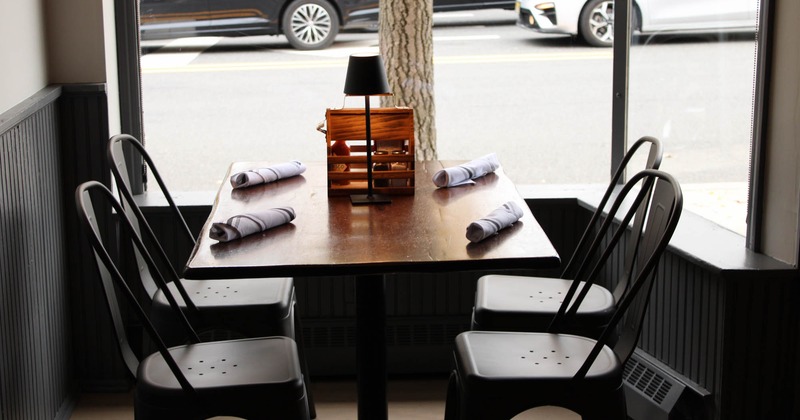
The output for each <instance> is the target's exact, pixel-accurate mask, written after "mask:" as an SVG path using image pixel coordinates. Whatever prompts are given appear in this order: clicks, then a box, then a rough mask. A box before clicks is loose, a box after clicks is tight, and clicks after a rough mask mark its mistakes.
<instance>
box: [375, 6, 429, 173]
mask: <svg viewBox="0 0 800 420" xmlns="http://www.w3.org/2000/svg"><path fill="white" fill-rule="evenodd" d="M378 37H379V40H380V51H381V56H382V57H383V60H384V65H385V66H386V77H387V78H388V80H389V86H390V87H391V89H392V93H393V94H394V95H393V96H388V97H382V98H381V106H407V107H410V108H413V109H414V137H415V139H416V144H417V146H416V151H415V153H416V157H417V160H431V159H436V124H435V121H436V118H435V117H436V112H435V111H436V107H435V106H434V102H433V0H380V33H379V36H378Z"/></svg>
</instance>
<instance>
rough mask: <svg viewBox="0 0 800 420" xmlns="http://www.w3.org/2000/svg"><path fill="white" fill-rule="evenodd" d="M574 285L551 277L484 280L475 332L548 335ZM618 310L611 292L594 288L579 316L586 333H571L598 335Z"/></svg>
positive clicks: (491, 277)
mask: <svg viewBox="0 0 800 420" xmlns="http://www.w3.org/2000/svg"><path fill="white" fill-rule="evenodd" d="M581 283H582V284H585V283H583V282H581ZM571 285H572V280H563V279H555V278H547V277H526V276H507V275H497V274H492V275H486V276H483V277H481V278H480V279H479V280H478V286H477V291H476V294H475V308H474V311H473V320H472V323H473V325H472V329H473V330H482V331H527V332H541V331H547V327H548V326H549V325H550V321H552V319H553V316H555V314H556V313H557V312H558V309H559V308H560V307H561V303H562V302H563V296H564V295H566V293H567V291H568V290H569V288H570V286H571ZM614 309H615V306H614V297H613V296H612V295H611V292H609V291H608V290H606V289H605V288H604V287H602V286H599V285H597V284H592V285H591V287H590V288H589V292H588V294H587V295H586V298H585V299H584V301H583V303H581V306H580V307H579V308H578V312H577V314H578V318H579V319H580V320H581V327H582V329H583V331H572V330H571V329H568V331H570V332H581V333H588V332H590V330H591V332H594V331H595V330H597V329H599V327H602V326H603V325H605V323H606V322H608V319H609V318H610V317H611V315H612V314H613V313H614ZM590 335H594V334H590Z"/></svg>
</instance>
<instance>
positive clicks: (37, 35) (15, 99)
mask: <svg viewBox="0 0 800 420" xmlns="http://www.w3.org/2000/svg"><path fill="white" fill-rule="evenodd" d="M44 27H45V18H44V12H43V5H42V4H41V3H40V2H39V1H35V0H34V1H30V0H26V1H17V0H3V1H0V63H2V64H0V114H2V113H3V112H6V111H8V110H9V109H11V108H13V107H14V106H15V105H17V104H18V103H20V102H22V101H24V100H25V99H27V98H29V97H30V96H31V95H33V94H35V93H36V92H38V91H39V90H41V89H42V88H44V87H45V86H47V56H46V48H45V44H46V40H45V30H44Z"/></svg>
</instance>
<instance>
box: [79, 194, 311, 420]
mask: <svg viewBox="0 0 800 420" xmlns="http://www.w3.org/2000/svg"><path fill="white" fill-rule="evenodd" d="M75 202H76V206H77V209H78V216H79V218H80V220H81V223H82V224H83V225H84V227H85V228H86V233H87V236H88V238H89V240H90V242H91V246H92V250H93V252H94V255H95V259H96V262H97V264H96V266H97V269H98V273H99V275H100V280H101V282H102V286H103V291H104V293H105V297H106V303H107V305H108V309H109V312H110V315H111V318H112V321H113V326H114V330H115V334H116V337H117V342H118V344H119V346H120V352H121V354H122V357H123V359H124V361H125V364H126V365H127V367H128V369H129V370H130V372H131V374H133V376H134V377H135V378H136V389H135V395H134V413H135V417H136V418H137V419H176V418H181V419H205V418H209V417H213V416H220V415H226V416H237V417H242V418H248V419H255V418H264V419H270V418H274V419H309V418H310V416H309V407H308V400H307V398H306V385H305V382H304V381H303V375H302V372H301V368H300V359H299V356H298V353H297V346H296V344H295V342H294V340H292V339H291V338H288V337H262V338H250V339H240V340H228V341H218V342H208V343H201V342H199V341H200V340H199V338H198V336H197V333H196V332H195V330H194V329H193V328H192V326H191V325H190V323H189V321H188V319H187V318H186V317H185V315H184V313H183V311H182V309H181V308H180V305H179V304H178V300H177V299H178V298H177V297H176V296H173V294H172V293H171V292H170V290H169V289H168V288H167V287H166V282H165V280H164V278H163V276H162V275H161V273H160V271H159V270H158V267H157V266H156V263H155V262H154V261H153V258H152V257H151V255H150V254H149V253H148V251H147V249H146V248H145V245H144V243H143V241H142V239H141V238H140V237H139V235H138V234H137V232H136V229H135V228H134V226H133V225H132V223H131V220H130V219H129V218H128V217H127V216H126V215H125V213H124V209H123V208H122V206H121V205H120V204H119V202H118V201H117V200H116V199H115V198H114V195H113V193H112V192H111V191H110V190H109V189H108V188H106V187H105V186H104V185H103V184H101V183H99V182H96V181H89V182H85V183H83V184H81V185H80V186H78V188H77V189H76V191H75ZM100 205H103V206H104V207H103V211H106V208H105V207H109V209H108V210H107V213H103V214H105V215H109V216H110V215H111V214H112V212H116V216H117V218H118V219H119V226H120V228H121V231H122V232H124V233H125V234H127V235H129V236H130V237H131V238H132V242H133V245H134V246H135V248H136V249H137V250H138V252H139V254H140V256H141V257H142V261H143V263H144V264H146V265H147V266H148V269H149V271H150V273H151V275H152V278H153V280H154V282H155V283H156V284H157V285H158V286H159V287H160V290H164V298H165V299H166V300H167V301H168V302H169V306H170V307H171V308H172V310H173V313H174V314H175V316H176V318H177V319H178V320H179V322H180V324H181V325H182V327H183V328H184V330H185V335H186V336H187V337H189V341H190V344H186V345H181V346H175V347H169V348H168V347H167V345H166V344H165V342H164V340H163V339H162V338H161V336H160V335H159V333H158V332H157V331H156V328H155V326H154V325H153V323H152V322H151V321H150V318H149V317H148V315H147V313H146V312H145V310H144V309H143V307H142V305H141V304H140V302H139V301H138V299H137V297H136V296H137V294H136V293H135V292H133V291H132V290H131V289H130V288H129V287H128V283H127V282H126V279H125V277H124V276H123V275H122V274H121V272H120V270H119V269H118V267H119V264H118V263H115V260H117V261H119V258H113V257H112V256H111V254H110V253H109V251H108V250H109V249H113V247H110V246H107V245H111V244H109V243H107V242H105V240H104V239H103V236H102V234H101V231H100V227H99V224H98V222H97V220H98V219H97V214H99V213H97V212H96V210H95V208H99V206H100ZM117 294H120V295H124V296H125V297H126V298H127V302H128V304H129V307H130V308H131V309H132V310H133V312H134V313H135V314H136V316H138V318H139V320H140V321H141V323H142V325H143V327H144V330H145V331H146V332H147V334H148V335H149V336H150V339H151V340H152V341H153V343H155V345H156V346H157V348H158V351H157V352H156V353H153V354H151V355H150V356H147V357H144V358H139V357H138V356H137V355H136V352H135V351H134V349H133V348H132V347H131V345H130V343H129V342H128V339H127V335H126V332H125V325H124V322H123V317H122V311H121V310H120V302H118V301H117Z"/></svg>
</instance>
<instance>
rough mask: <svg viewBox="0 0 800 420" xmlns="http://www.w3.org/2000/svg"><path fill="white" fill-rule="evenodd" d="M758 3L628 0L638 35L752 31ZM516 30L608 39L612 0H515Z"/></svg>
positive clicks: (600, 42)
mask: <svg viewBox="0 0 800 420" xmlns="http://www.w3.org/2000/svg"><path fill="white" fill-rule="evenodd" d="M757 8H758V0H634V1H633V8H632V10H631V26H632V28H633V29H634V30H638V31H639V32H640V33H643V34H648V33H656V32H704V31H718V30H726V31H729V30H734V31H736V30H741V31H753V30H755V27H756V11H757ZM516 11H517V26H521V27H523V28H527V29H533V30H534V31H538V32H542V33H553V34H569V35H572V36H577V35H580V36H581V37H582V38H583V39H585V40H586V42H588V43H589V44H591V45H594V46H598V47H607V46H611V44H612V42H613V41H614V2H613V1H608V0H549V1H548V0H519V1H517V3H516Z"/></svg>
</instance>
